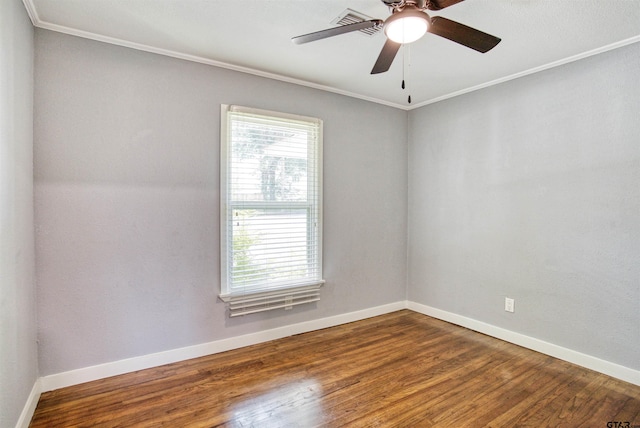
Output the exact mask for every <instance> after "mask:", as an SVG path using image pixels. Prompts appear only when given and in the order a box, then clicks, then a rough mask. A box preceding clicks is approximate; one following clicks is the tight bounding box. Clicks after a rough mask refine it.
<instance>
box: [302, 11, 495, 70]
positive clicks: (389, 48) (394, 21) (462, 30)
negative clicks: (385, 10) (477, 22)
mask: <svg viewBox="0 0 640 428" xmlns="http://www.w3.org/2000/svg"><path fill="white" fill-rule="evenodd" d="M381 1H382V2H383V3H384V4H385V5H387V6H388V7H389V8H390V9H391V16H389V17H388V18H387V19H386V20H384V21H383V20H381V19H370V20H367V21H362V22H356V23H353V24H347V25H342V26H339V27H334V28H329V29H326V30H322V31H316V32H315V33H309V34H304V35H302V36H297V37H294V38H292V39H291V40H292V41H293V43H296V44H302V43H309V42H313V41H316V40H321V39H326V38H327V37H333V36H338V35H340V34H345V33H350V32H352V31H360V30H364V29H368V28H375V29H380V28H382V29H384V33H385V35H386V36H387V41H386V42H385V44H384V46H383V47H382V51H381V52H380V55H379V56H378V60H377V61H376V63H375V65H374V66H373V69H372V70H371V74H378V73H384V72H385V71H387V70H389V68H390V67H391V63H393V60H394V58H395V57H396V54H397V53H398V50H399V49H400V46H402V45H403V44H407V43H411V42H414V41H416V40H418V39H419V38H421V37H422V36H423V35H424V34H425V33H431V34H435V35H437V36H440V37H444V38H445V39H449V40H451V41H453V42H456V43H459V44H461V45H463V46H466V47H468V48H471V49H474V50H476V51H478V52H481V53H485V52H488V51H489V50H491V49H493V47H495V46H496V45H497V44H498V43H499V42H500V39H499V38H498V37H495V36H492V35H491V34H487V33H484V32H482V31H480V30H476V29H475V28H471V27H467V26H466V25H464V24H460V23H459V22H455V21H452V20H450V19H447V18H443V17H441V16H434V17H433V18H432V17H430V16H429V15H427V12H426V10H427V9H428V10H440V9H444V8H446V7H449V6H452V5H454V4H456V3H460V2H461V1H463V0H381Z"/></svg>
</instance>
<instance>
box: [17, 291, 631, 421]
mask: <svg viewBox="0 0 640 428" xmlns="http://www.w3.org/2000/svg"><path fill="white" fill-rule="evenodd" d="M401 309H410V310H412V311H415V312H419V313H422V314H424V315H428V316H431V317H434V318H438V319H441V320H443V321H447V322H450V323H452V324H457V325H460V326H463V327H466V328H469V329H471V330H474V331H478V332H480V333H483V334H487V335H489V336H493V337H495V338H498V339H501V340H504V341H506V342H510V343H513V344H516V345H519V346H522V347H525V348H528V349H531V350H534V351H537V352H541V353H543V354H546V355H550V356H552V357H555V358H559V359H561V360H564V361H568V362H570V363H573V364H577V365H579V366H582V367H586V368H588V369H591V370H595V371H597V372H600V373H604V374H606V375H609V376H612V377H615V378H617V379H621V380H624V381H625V382H629V383H633V384H635V385H640V371H638V370H634V369H630V368H628V367H624V366H621V365H618V364H615V363H611V362H609V361H605V360H601V359H599V358H596V357H592V356H590V355H586V354H582V353H580V352H577V351H574V350H571V349H567V348H563V347H562V346H558V345H554V344H552V343H548V342H544V341H542V340H539V339H536V338H533V337H529V336H526V335H524V334H521V333H516V332H513V331H510V330H507V329H504V328H500V327H496V326H494V325H491V324H487V323H484V322H481V321H477V320H474V319H472V318H467V317H464V316H462V315H458V314H454V313H452V312H447V311H443V310H441V309H437V308H433V307H430V306H426V305H422V304H419V303H415V302H408V301H400V302H395V303H390V304H387V305H382V306H376V307H373V308H368V309H363V310H360V311H355V312H349V313H346V314H341V315H335V316H331V317H327V318H321V319H317V320H312V321H305V322H301V323H298V324H293V325H288V326H284V327H278V328H274V329H271V330H265V331H260V332H256V333H250V334H246V335H242V336H237V337H231V338H228V339H222V340H216V341H213V342H208V343H203V344H199V345H193V346H188V347H185V348H179V349H172V350H169V351H164V352H158V353H155V354H148V355H142V356H140V357H134V358H128V359H124V360H119V361H114V362H110V363H105V364H100V365H96V366H91V367H85V368H81V369H77V370H71V371H68V372H63V373H57V374H53V375H49V376H44V377H41V378H40V379H39V383H38V390H37V394H36V395H37V396H39V395H40V392H46V391H52V390H54V389H58V388H64V387H66V386H71V385H77V384H80V383H84V382H90V381H93V380H98V379H103V378H106V377H110V376H116V375H120V374H124V373H129V372H133V371H137V370H143V369H148V368H151V367H157V366H161V365H164V364H170V363H175V362H178V361H183V360H188V359H191V358H198V357H202V356H205V355H211V354H216V353H219V352H224V351H229V350H231V349H237V348H242V347H245V346H249V345H255V344H258V343H263V342H267V341H270V340H276V339H281V338H283V337H287V336H292V335H294V334H300V333H306V332H309V331H314V330H320V329H323V328H328V327H333V326H337V325H340V324H345V323H349V322H354V321H359V320H362V319H366V318H371V317H374V316H378V315H382V314H386V313H390V312H394V311H398V310H401ZM34 390H35V386H34ZM36 395H34V396H36ZM35 404H37V398H36V399H35V402H34V403H33V408H34V409H35ZM30 405H31V404H29V403H27V406H25V409H27V407H28V406H30ZM23 413H24V412H23ZM31 414H33V413H31ZM27 424H28V422H27Z"/></svg>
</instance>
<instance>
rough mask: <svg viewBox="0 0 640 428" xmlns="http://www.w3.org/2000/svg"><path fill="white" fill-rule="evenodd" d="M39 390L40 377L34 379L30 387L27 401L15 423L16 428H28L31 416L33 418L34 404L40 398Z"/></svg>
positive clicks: (35, 404)
mask: <svg viewBox="0 0 640 428" xmlns="http://www.w3.org/2000/svg"><path fill="white" fill-rule="evenodd" d="M41 392H42V388H41V383H40V379H36V381H35V383H34V384H33V388H31V393H30V394H29V397H28V398H27V402H26V403H25V405H24V408H23V409H22V413H20V417H19V418H18V423H16V428H29V424H30V423H31V418H33V413H34V412H35V411H36V406H37V405H38V400H40V393H41Z"/></svg>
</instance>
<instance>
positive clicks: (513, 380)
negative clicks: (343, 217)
mask: <svg viewBox="0 0 640 428" xmlns="http://www.w3.org/2000/svg"><path fill="white" fill-rule="evenodd" d="M609 422H624V423H625V424H621V425H614V424H609ZM626 423H628V425H627V424H626ZM608 424H609V425H608ZM71 426H73V427H83V426H85V427H88V426H91V427H95V426H101V427H134V426H135V427H161V426H168V427H216V426H225V427H304V428H307V427H315V426H327V427H344V426H351V427H484V426H490V427H516V426H518V427H536V428H538V427H572V428H573V427H603V428H605V427H616V428H619V427H627V426H628V427H630V428H632V427H634V426H640V387H638V386H635V385H632V384H629V383H625V382H622V381H619V380H616V379H613V378H610V377H608V376H605V375H602V374H599V373H596V372H593V371H590V370H587V369H584V368H581V367H578V366H575V365H572V364H570V363H567V362H564V361H561V360H557V359H554V358H552V357H548V356H545V355H542V354H539V353H536V352H533V351H529V350H527V349H524V348H520V347H518V346H516V345H512V344H509V343H506V342H503V341H500V340H497V339H494V338H491V337H488V336H485V335H482V334H479V333H476V332H473V331H471V330H467V329H465V328H462V327H458V326H454V325H451V324H448V323H445V322H442V321H439V320H435V319H433V318H429V317H427V316H424V315H421V314H417V313H415V312H411V311H407V310H404V311H399V312H394V313H392V314H387V315H383V316H379V317H375V318H371V319H367V320H364V321H358V322H354V323H350V324H345V325H342V326H338V327H333V328H329V329H325V330H319V331H315V332H311V333H305V334H300V335H297V336H292V337H289V338H285V339H280V340H276V341H272V342H268V343H264V344H260V345H255V346H250V347H247V348H243V349H237V350H233V351H229V352H224V353H221V354H216V355H211V356H207V357H202V358H197V359H193V360H188V361H184V362H180V363H175V364H169V365H166V366H162V367H157V368H152V369H148V370H142V371H139V372H135V373H129V374H125V375H121V376H116V377H112V378H108V379H103V380H98V381H95V382H90V383H85V384H82V385H76V386H72V387H68V388H63V389H59V390H56V391H51V392H46V393H44V394H42V397H41V398H40V401H39V403H38V407H37V409H36V411H35V414H34V417H33V420H32V422H31V427H71Z"/></svg>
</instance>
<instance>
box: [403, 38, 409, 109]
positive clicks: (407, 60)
mask: <svg viewBox="0 0 640 428" xmlns="http://www.w3.org/2000/svg"><path fill="white" fill-rule="evenodd" d="M403 47H404V48H405V49H407V55H406V57H405V54H404V49H403V50H402V89H404V88H405V84H404V81H405V69H406V70H407V73H406V74H407V80H409V67H411V47H410V46H409V45H403ZM407 57H408V59H407ZM407 102H408V103H409V104H411V94H409V96H408V97H407Z"/></svg>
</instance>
